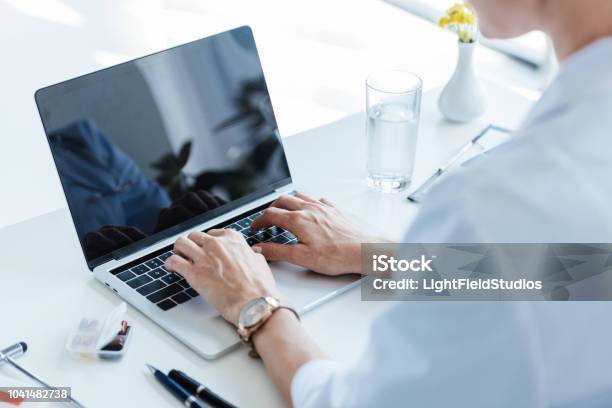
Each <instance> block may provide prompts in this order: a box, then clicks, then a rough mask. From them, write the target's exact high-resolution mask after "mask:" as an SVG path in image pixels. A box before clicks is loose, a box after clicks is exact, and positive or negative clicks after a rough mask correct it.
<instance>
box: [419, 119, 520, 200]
mask: <svg viewBox="0 0 612 408" xmlns="http://www.w3.org/2000/svg"><path fill="white" fill-rule="evenodd" d="M491 130H496V131H498V132H504V133H512V130H510V129H506V128H503V127H500V126H496V125H489V126H487V127H486V128H484V130H482V131H481V132H480V133H479V134H477V135H476V136H475V137H474V138H473V139H472V140H470V141H469V142H467V143H466V144H465V145H464V146H462V147H461V149H459V151H458V152H457V153H455V154H454V155H453V156H452V157H451V158H450V159H448V160H447V161H446V163H444V164H443V165H442V166H440V167H439V168H438V169H437V170H436V171H435V172H434V173H433V174H432V175H431V176H429V178H428V179H427V180H425V182H424V183H423V184H421V185H420V186H419V188H417V189H416V190H414V191H413V192H412V193H410V195H408V197H407V198H408V201H410V202H413V203H420V202H421V200H422V198H423V196H424V195H425V193H426V192H427V190H429V188H430V187H431V186H432V185H433V184H434V183H435V182H436V180H437V179H438V178H439V177H440V176H442V175H443V174H444V173H446V172H447V171H448V169H449V168H451V167H453V166H454V165H455V164H456V163H457V161H459V160H460V159H461V157H462V156H463V155H464V154H465V153H466V152H467V151H469V150H470V149H471V148H472V147H473V146H474V145H476V144H477V143H478V141H479V140H480V139H481V138H482V137H483V136H484V135H486V134H487V132H489V131H491Z"/></svg>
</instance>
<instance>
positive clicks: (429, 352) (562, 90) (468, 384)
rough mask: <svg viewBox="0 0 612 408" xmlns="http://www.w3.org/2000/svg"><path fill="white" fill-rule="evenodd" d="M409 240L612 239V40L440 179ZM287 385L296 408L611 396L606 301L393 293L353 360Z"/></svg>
mask: <svg viewBox="0 0 612 408" xmlns="http://www.w3.org/2000/svg"><path fill="white" fill-rule="evenodd" d="M502 103H503V102H502ZM406 242H442V243H444V242H449V243H452V242H612V38H607V39H603V40H600V41H597V42H596V43H594V44H591V45H590V46H588V47H586V48H584V49H582V50H580V51H579V52H577V53H576V54H574V55H573V56H572V57H570V59H569V60H567V61H566V62H565V63H564V64H563V66H562V67H561V71H560V73H559V75H558V77H557V78H556V80H555V81H554V82H553V84H552V85H551V86H550V88H549V89H548V90H547V91H546V92H545V93H544V95H543V96H542V98H541V99H540V101H539V102H538V103H537V104H536V106H535V107H534V109H533V111H532V112H531V113H530V115H529V117H528V118H527V120H526V122H525V123H524V125H523V126H522V128H521V129H520V130H519V131H518V132H517V134H516V136H515V137H514V138H513V140H512V141H511V142H509V143H507V144H506V145H503V146H500V147H498V148H497V149H496V150H495V151H494V152H492V153H491V154H490V155H488V157H487V158H484V159H482V160H480V161H479V162H477V163H475V164H474V165H472V166H468V167H467V168H466V169H465V170H463V171H461V172H458V173H457V174H455V175H453V176H452V177H449V178H448V179H447V180H445V181H444V182H441V183H440V184H439V185H438V186H437V187H434V188H433V189H432V190H431V192H430V193H429V195H428V197H427V199H426V200H425V202H424V203H423V205H422V209H421V212H420V213H419V215H418V216H417V219H416V220H415V223H414V224H413V225H412V227H411V228H410V230H409V231H408V233H407V235H406ZM291 388H292V398H293V403H294V406H295V407H297V408H305V407H366V406H367V407H369V406H372V407H374V406H376V407H382V406H393V407H395V406H403V407H446V406H453V407H470V408H472V407H549V406H553V407H561V406H563V407H566V406H567V407H569V406H584V405H585V404H589V405H590V406H591V405H593V404H596V403H598V402H599V403H601V406H612V303H605V302H601V303H598V302H568V303H563V302H561V303H555V302H418V301H413V302H403V303H398V305H397V306H394V308H393V309H391V310H390V311H389V312H388V313H386V314H384V315H383V316H381V317H380V318H379V319H378V320H377V321H375V322H374V325H373V327H372V331H371V339H370V343H369V346H368V348H367V350H366V353H365V354H364V355H363V357H362V359H361V361H360V362H359V364H358V365H357V366H355V367H342V366H341V365H339V364H337V363H335V362H332V361H326V360H318V361H313V362H310V363H308V364H305V365H304V366H303V367H301V368H300V369H299V370H298V372H297V373H296V375H295V377H294V379H293V382H292V387H291ZM602 401H603V402H602Z"/></svg>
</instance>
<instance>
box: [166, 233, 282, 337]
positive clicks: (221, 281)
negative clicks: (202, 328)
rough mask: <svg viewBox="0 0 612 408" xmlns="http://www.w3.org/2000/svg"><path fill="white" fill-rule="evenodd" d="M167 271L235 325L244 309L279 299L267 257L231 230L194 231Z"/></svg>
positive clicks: (178, 248)
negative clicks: (262, 300)
mask: <svg viewBox="0 0 612 408" xmlns="http://www.w3.org/2000/svg"><path fill="white" fill-rule="evenodd" d="M166 269H168V270H170V271H174V272H177V273H179V274H181V275H182V276H183V277H184V278H185V279H186V280H187V282H189V284H190V285H191V287H192V288H194V289H195V290H196V291H197V292H198V293H199V294H200V295H202V297H203V298H204V299H206V301H208V303H210V304H211V305H212V306H213V307H215V308H216V309H217V310H218V311H219V313H221V315H222V316H223V317H224V318H225V320H227V321H228V322H230V323H232V324H233V325H237V324H238V316H239V314H240V310H241V309H242V307H243V306H244V305H245V304H246V303H247V302H249V301H250V300H252V299H255V298H258V297H262V296H274V297H276V298H278V297H279V294H278V289H277V287H276V282H275V281H274V276H273V275H272V272H271V271H270V267H269V266H268V263H267V262H266V260H265V258H264V257H263V255H261V254H258V253H255V252H254V251H253V250H252V249H251V248H250V247H249V246H248V245H247V243H246V240H245V239H244V238H243V236H242V234H241V233H239V232H237V231H234V230H231V229H221V230H211V231H209V232H208V233H204V232H192V233H190V234H189V235H188V236H187V237H180V238H179V239H177V240H176V242H175V244H174V255H172V256H171V257H169V258H168V259H167V260H166Z"/></svg>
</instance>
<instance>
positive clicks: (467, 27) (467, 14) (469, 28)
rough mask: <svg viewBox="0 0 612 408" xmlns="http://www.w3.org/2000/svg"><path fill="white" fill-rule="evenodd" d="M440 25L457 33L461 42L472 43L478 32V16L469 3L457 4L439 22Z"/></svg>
mask: <svg viewBox="0 0 612 408" xmlns="http://www.w3.org/2000/svg"><path fill="white" fill-rule="evenodd" d="M438 25H439V26H440V27H442V28H447V27H448V28H449V29H451V30H453V31H455V32H456V33H457V35H458V36H459V39H460V40H461V41H463V42H472V41H473V40H474V38H472V36H473V33H474V32H475V31H476V14H475V12H474V9H473V8H472V6H471V5H470V4H469V3H467V2H464V3H456V4H455V5H453V6H452V7H451V8H449V9H448V10H447V11H446V15H444V16H442V17H441V18H440V20H438Z"/></svg>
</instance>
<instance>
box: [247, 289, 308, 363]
mask: <svg viewBox="0 0 612 408" xmlns="http://www.w3.org/2000/svg"><path fill="white" fill-rule="evenodd" d="M279 309H287V310H290V311H291V312H293V314H294V315H295V317H297V319H298V320H300V316H299V315H298V313H297V312H296V311H295V309H293V308H291V307H289V306H283V305H281V303H280V301H279V300H278V299H276V298H275V297H272V296H264V297H258V298H255V299H253V300H251V301H249V302H247V304H245V305H244V306H243V307H242V310H241V311H240V315H239V316H238V335H239V336H240V339H242V342H243V343H245V344H246V345H248V346H250V347H251V350H250V351H249V355H250V356H251V357H259V354H257V351H256V350H255V347H254V345H253V342H252V341H251V337H252V336H253V334H254V333H255V332H257V330H259V329H260V328H261V327H262V326H263V325H264V324H265V323H266V322H267V321H268V319H270V317H272V315H273V314H274V312H276V311H277V310H279Z"/></svg>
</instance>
